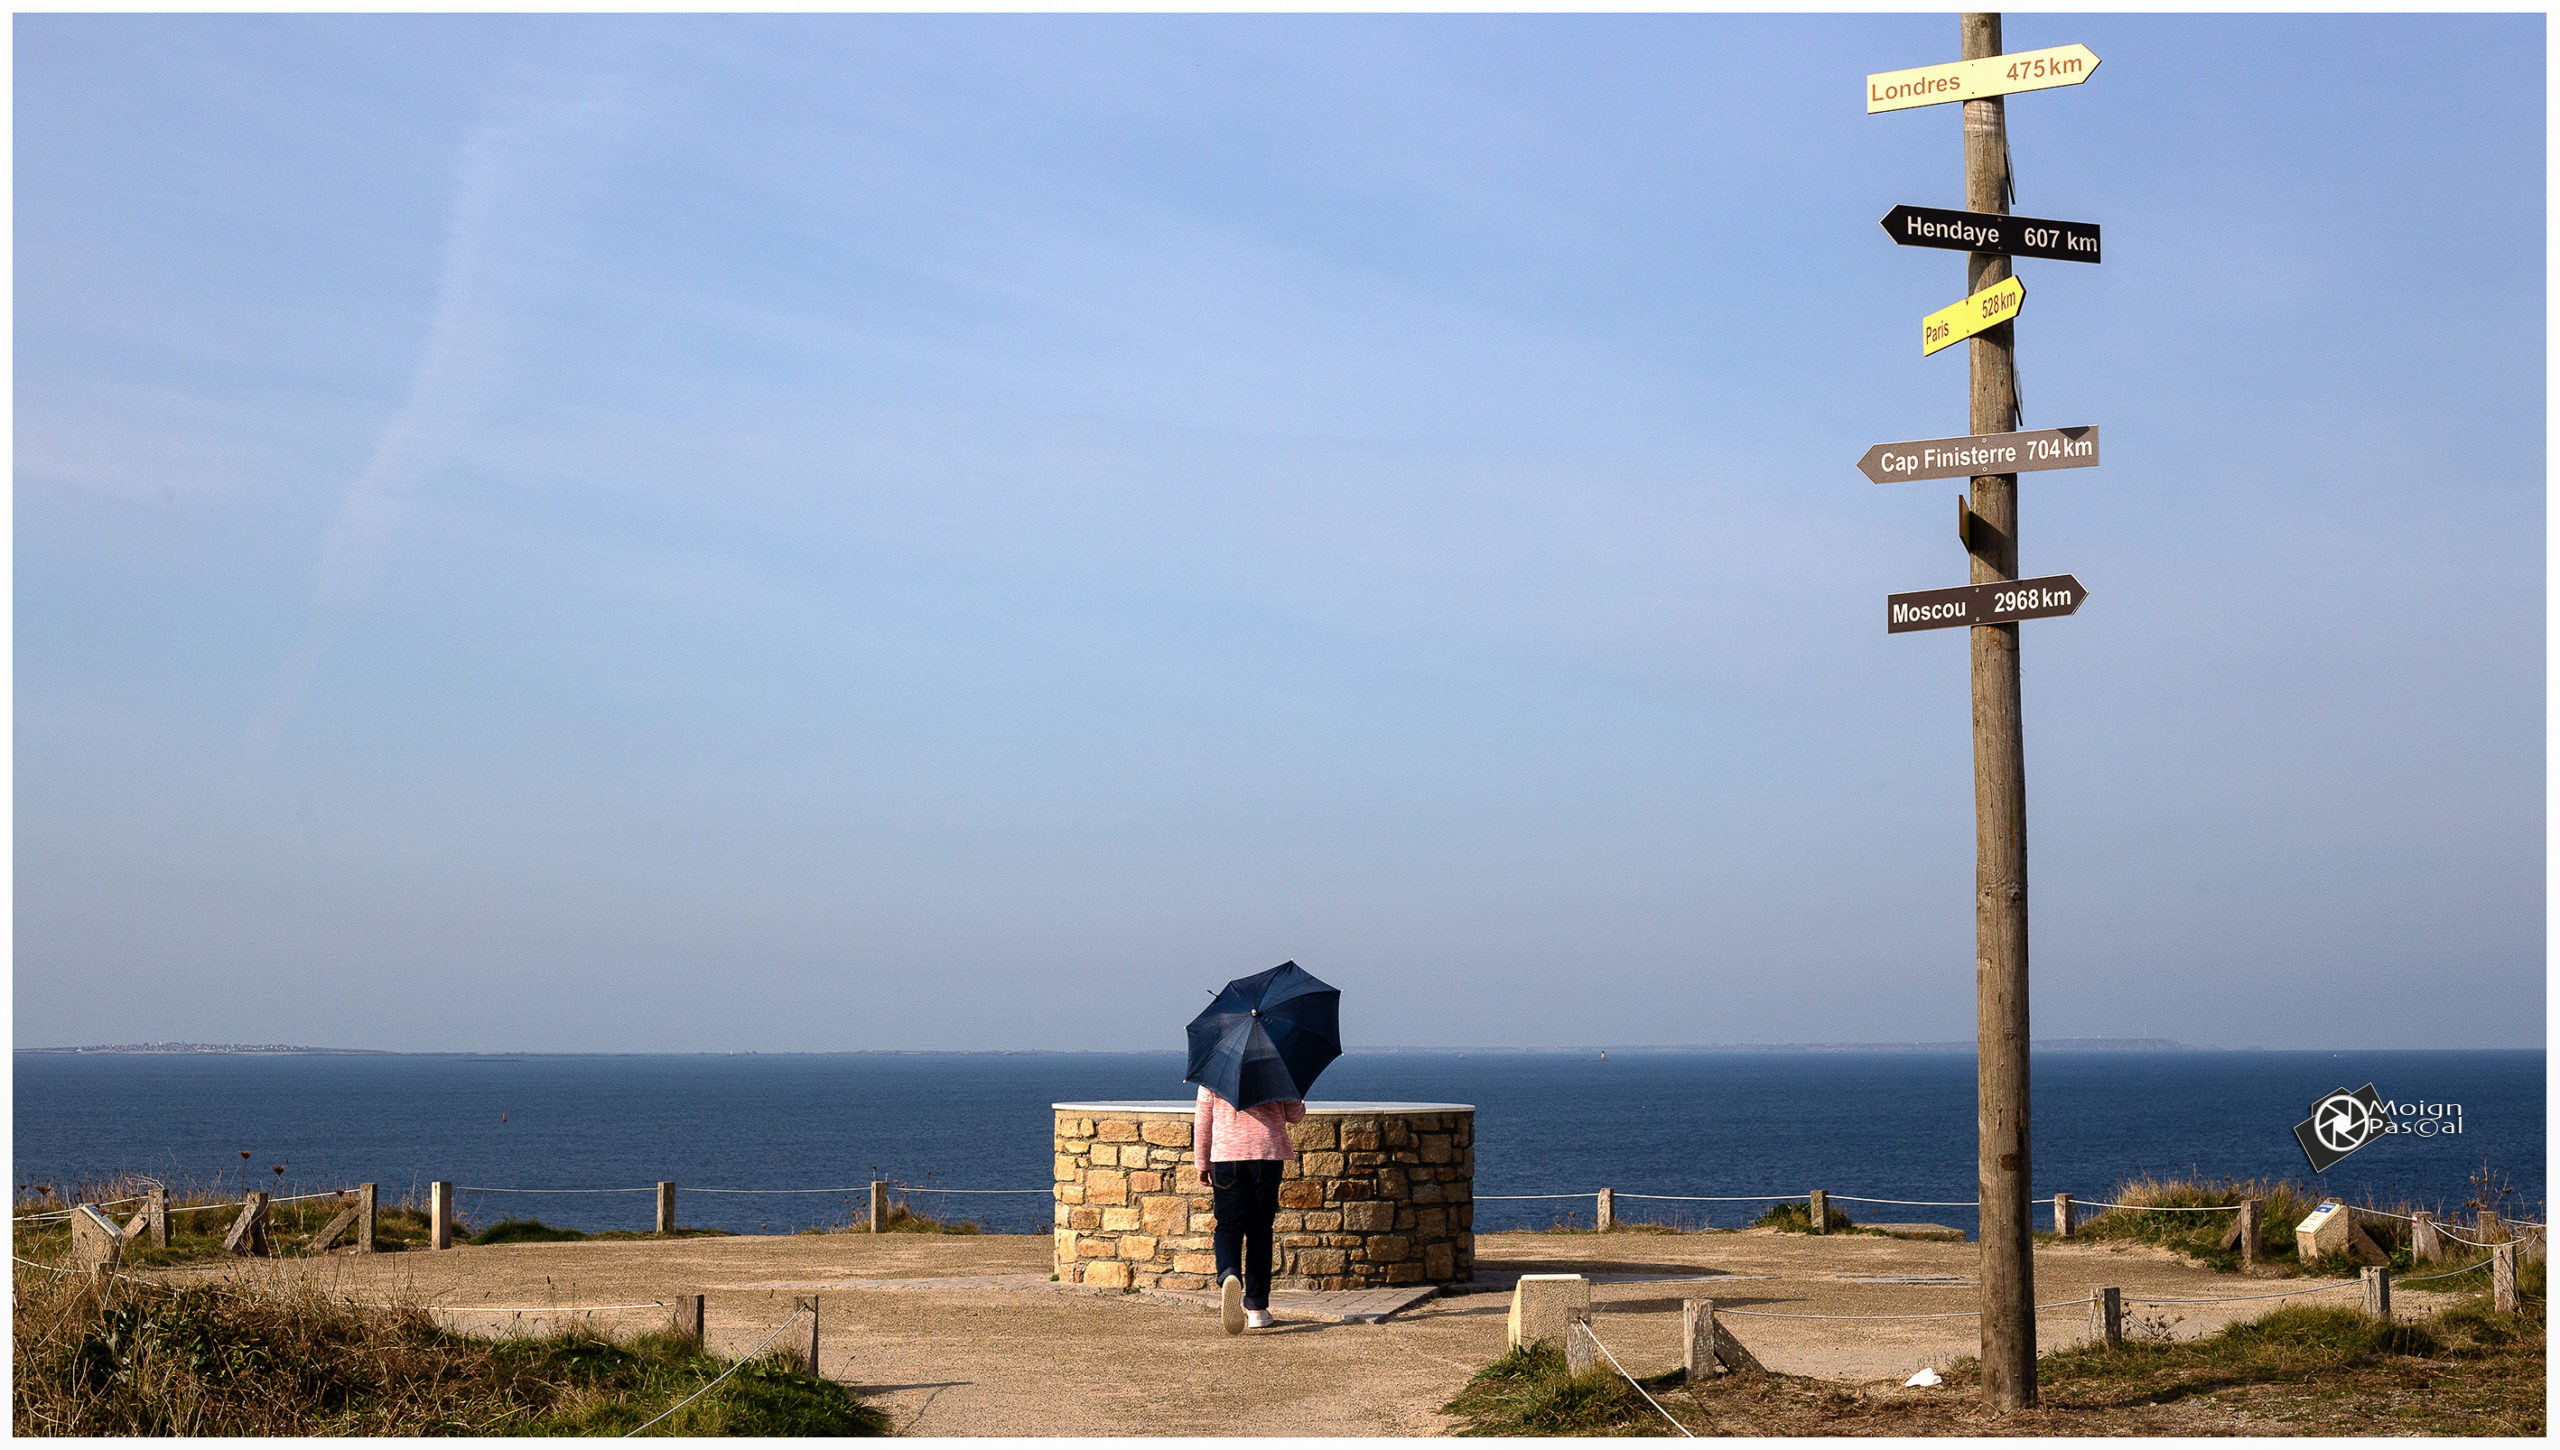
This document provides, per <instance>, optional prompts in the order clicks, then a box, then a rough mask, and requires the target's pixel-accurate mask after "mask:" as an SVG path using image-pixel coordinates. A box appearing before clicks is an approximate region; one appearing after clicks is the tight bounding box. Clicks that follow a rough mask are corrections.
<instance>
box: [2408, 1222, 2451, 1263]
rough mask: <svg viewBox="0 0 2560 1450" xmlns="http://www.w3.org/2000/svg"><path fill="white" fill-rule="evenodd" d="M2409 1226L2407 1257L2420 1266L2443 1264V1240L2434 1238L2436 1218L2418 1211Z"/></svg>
mask: <svg viewBox="0 0 2560 1450" xmlns="http://www.w3.org/2000/svg"><path fill="white" fill-rule="evenodd" d="M2412 1217H2414V1218H2415V1219H2416V1220H2417V1221H2416V1222H2414V1223H2412V1224H2410V1225H2409V1257H2410V1258H2412V1259H2414V1260H2416V1261H2417V1262H2419V1263H2421V1264H2440V1263H2443V1262H2444V1240H2443V1239H2441V1238H2439V1237H2437V1236H2436V1216H2435V1215H2434V1214H2432V1213H2429V1212H2427V1211H2426V1210H2425V1209H2420V1210H2418V1212H2417V1213H2416V1214H2414V1215H2412Z"/></svg>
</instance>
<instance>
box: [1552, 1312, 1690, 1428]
mask: <svg viewBox="0 0 2560 1450" xmlns="http://www.w3.org/2000/svg"><path fill="white" fill-rule="evenodd" d="M1581 1325H1582V1332H1583V1333H1585V1334H1588V1335H1590V1336H1591V1347H1592V1348H1594V1349H1596V1350H1598V1351H1600V1353H1601V1354H1603V1355H1605V1356H1607V1358H1608V1360H1609V1368H1611V1369H1614V1370H1616V1371H1617V1372H1618V1377H1619V1378H1620V1379H1623V1380H1625V1381H1626V1382H1627V1383H1628V1384H1630V1385H1634V1386H1635V1392H1636V1393H1637V1394H1640V1395H1643V1396H1644V1402H1645V1403H1646V1404H1648V1405H1651V1406H1653V1412H1654V1413H1655V1414H1657V1415H1660V1416H1661V1417H1662V1418H1664V1419H1666V1420H1669V1421H1670V1422H1671V1428H1672V1429H1674V1430H1677V1431H1679V1432H1680V1433H1681V1434H1683V1435H1686V1436H1688V1437H1689V1438H1690V1439H1692V1440H1695V1439H1697V1438H1698V1436H1697V1432H1695V1431H1693V1430H1691V1429H1690V1428H1689V1427H1688V1426H1686V1425H1683V1424H1681V1423H1680V1419H1679V1417H1678V1416H1676V1415H1674V1414H1672V1413H1671V1412H1670V1411H1669V1410H1666V1409H1664V1408H1662V1401H1660V1400H1657V1399H1655V1398H1654V1397H1653V1394H1652V1392H1651V1391H1648V1390H1647V1389H1646V1388H1645V1387H1644V1386H1643V1385H1641V1384H1637V1383H1636V1377H1635V1376H1634V1375H1631V1374H1629V1373H1627V1367H1626V1366H1625V1365H1623V1364H1620V1363H1618V1357H1617V1356H1616V1355H1615V1354H1611V1353H1610V1352H1609V1346H1608V1344H1607V1343H1606V1342H1605V1341H1603V1340H1602V1339H1601V1338H1600V1331H1598V1330H1596V1329H1593V1328H1592V1327H1591V1321H1590V1320H1588V1319H1585V1320H1583V1321H1581Z"/></svg>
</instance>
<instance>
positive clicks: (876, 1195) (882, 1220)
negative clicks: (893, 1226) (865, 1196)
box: [871, 1178, 889, 1234]
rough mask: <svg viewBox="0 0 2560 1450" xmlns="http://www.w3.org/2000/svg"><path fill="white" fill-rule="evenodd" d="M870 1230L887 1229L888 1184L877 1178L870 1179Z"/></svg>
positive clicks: (876, 1231) (883, 1231) (882, 1231)
mask: <svg viewBox="0 0 2560 1450" xmlns="http://www.w3.org/2000/svg"><path fill="white" fill-rule="evenodd" d="M871 1231H872V1232H873V1233H876V1234H879V1233H887V1232H888V1231H889V1185H888V1184H886V1183H883V1182H881V1181H880V1180H879V1179H877V1178H874V1179H872V1180H871Z"/></svg>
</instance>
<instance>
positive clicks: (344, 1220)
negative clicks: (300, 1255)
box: [302, 1188, 364, 1254]
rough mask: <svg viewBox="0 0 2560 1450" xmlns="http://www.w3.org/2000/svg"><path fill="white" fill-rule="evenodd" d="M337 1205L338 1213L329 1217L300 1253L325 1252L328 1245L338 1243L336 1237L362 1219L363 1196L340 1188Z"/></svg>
mask: <svg viewBox="0 0 2560 1450" xmlns="http://www.w3.org/2000/svg"><path fill="white" fill-rule="evenodd" d="M337 1204H338V1211H337V1212H336V1213H335V1214H333V1215H331V1216H330V1219H329V1221H328V1222H327V1223H325V1224H322V1225H321V1226H320V1231H319V1232H318V1233H316V1234H313V1235H312V1236H311V1241H310V1242H309V1243H306V1244H304V1245H303V1246H302V1251H303V1252H304V1253H306V1254H317V1253H322V1252H325V1251H326V1250H327V1249H328V1247H329V1245H331V1244H333V1243H336V1242H337V1241H338V1235H340V1234H342V1233H345V1232H346V1231H347V1230H348V1229H349V1228H352V1227H353V1226H354V1225H355V1222H356V1220H357V1219H360V1218H362V1217H364V1196H363V1195H362V1194H357V1193H349V1192H347V1191H346V1190H345V1189H343V1188H341V1189H339V1190H338V1197H337Z"/></svg>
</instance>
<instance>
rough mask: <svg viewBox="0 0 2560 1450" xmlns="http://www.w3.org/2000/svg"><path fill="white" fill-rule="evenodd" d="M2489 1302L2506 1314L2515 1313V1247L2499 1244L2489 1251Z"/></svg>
mask: <svg viewBox="0 0 2560 1450" xmlns="http://www.w3.org/2000/svg"><path fill="white" fill-rule="evenodd" d="M2489 1253H2490V1259H2489V1296H2490V1302H2492V1303H2493V1304H2495V1305H2496V1306H2497V1307H2498V1309H2499V1311H2500V1312H2502V1313H2506V1314H2513V1313H2515V1312H2516V1306H2517V1304H2518V1302H2519V1301H2518V1300H2517V1298H2516V1246H2515V1245H2513V1244H2500V1245H2498V1246H2497V1247H2496V1248H2494V1249H2491V1250H2490V1251H2489Z"/></svg>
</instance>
